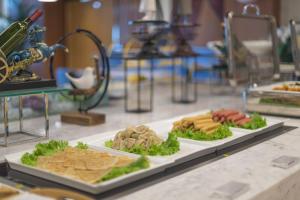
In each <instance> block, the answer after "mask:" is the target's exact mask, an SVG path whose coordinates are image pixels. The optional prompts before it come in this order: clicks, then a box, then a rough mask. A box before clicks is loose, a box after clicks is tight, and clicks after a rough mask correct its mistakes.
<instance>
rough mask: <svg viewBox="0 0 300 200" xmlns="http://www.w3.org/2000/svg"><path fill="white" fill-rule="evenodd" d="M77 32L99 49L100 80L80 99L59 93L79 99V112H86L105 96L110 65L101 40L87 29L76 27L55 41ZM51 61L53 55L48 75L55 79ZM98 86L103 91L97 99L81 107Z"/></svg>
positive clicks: (59, 41)
mask: <svg viewBox="0 0 300 200" xmlns="http://www.w3.org/2000/svg"><path fill="white" fill-rule="evenodd" d="M77 34H81V35H84V36H86V37H88V38H89V39H90V40H92V41H93V42H94V44H95V45H96V46H97V49H98V51H99V56H100V58H101V62H102V71H101V74H100V76H101V82H99V83H97V86H96V89H95V92H94V93H93V94H90V95H86V96H85V97H84V98H82V99H81V100H76V96H82V95H74V94H73V98H72V99H71V98H70V95H66V94H64V93H61V94H62V96H64V97H65V98H67V99H69V100H71V101H74V100H76V101H77V102H78V101H79V103H80V107H79V112H88V111H89V110H91V109H93V108H95V107H97V106H98V105H99V103H100V102H101V101H102V100H103V98H104V97H105V94H106V92H107V89H108V85H109V79H110V65H109V60H108V56H107V53H106V50H105V48H104V46H103V44H102V42H101V40H100V39H99V38H98V37H97V36H96V35H95V34H93V33H92V32H91V31H89V30H86V29H80V28H78V29H76V30H75V31H74V32H70V33H68V34H66V35H65V36H63V37H62V38H60V39H59V40H58V41H57V43H59V44H63V43H64V41H65V40H66V39H67V38H70V37H72V36H74V35H77ZM53 63H54V56H52V57H51V58H50V76H51V78H53V79H55V75H54V74H55V72H54V67H53ZM96 67H97V68H98V67H99V66H96ZM97 71H99V68H98V69H97V70H96V72H97ZM100 88H103V91H102V93H101V95H100V96H99V97H98V99H97V100H96V101H95V102H93V103H92V104H91V105H89V106H86V107H85V108H82V107H81V105H82V104H83V103H84V102H88V100H90V99H92V98H93V97H94V96H95V95H96V94H97V92H98V91H99V90H100Z"/></svg>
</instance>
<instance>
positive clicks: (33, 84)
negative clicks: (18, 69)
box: [0, 79, 57, 92]
mask: <svg viewBox="0 0 300 200" xmlns="http://www.w3.org/2000/svg"><path fill="white" fill-rule="evenodd" d="M49 87H57V85H56V80H54V79H50V80H38V81H26V82H20V83H10V82H5V83H2V84H0V92H6V91H12V90H26V89H37V88H49Z"/></svg>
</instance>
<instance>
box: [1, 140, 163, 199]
mask: <svg viewBox="0 0 300 200" xmlns="http://www.w3.org/2000/svg"><path fill="white" fill-rule="evenodd" d="M72 143H73V142H72ZM96 149H97V150H99V151H106V152H108V153H110V154H112V155H126V156H128V157H132V158H138V157H139V156H137V155H132V154H128V153H125V152H116V151H110V150H105V149H98V148H96ZM31 151H33V149H31V150H28V151H23V152H19V153H15V154H10V155H7V156H5V159H6V161H7V162H8V164H9V166H10V168H11V169H13V170H16V171H20V172H23V173H26V174H30V175H33V176H37V177H40V178H43V179H46V180H50V181H53V182H57V183H60V184H63V185H67V186H69V187H73V188H76V189H78V190H82V191H85V192H89V193H92V194H99V193H101V192H104V191H107V190H110V189H113V188H116V187H119V186H122V185H126V184H128V183H131V182H133V181H136V180H138V179H142V178H145V177H148V176H151V175H153V174H156V173H159V172H161V171H164V170H165V168H166V167H167V166H168V163H159V162H157V161H153V160H152V161H150V167H149V168H148V169H144V170H140V171H137V172H133V173H130V174H127V175H124V176H120V177H118V178H115V179H112V180H109V181H105V182H102V183H99V184H89V183H85V182H82V181H79V180H75V179H72V178H69V177H66V176H60V175H57V174H54V173H51V172H48V171H45V170H42V169H38V168H35V167H31V166H27V165H24V164H22V163H21V160H20V159H21V157H22V155H23V154H24V153H26V152H31Z"/></svg>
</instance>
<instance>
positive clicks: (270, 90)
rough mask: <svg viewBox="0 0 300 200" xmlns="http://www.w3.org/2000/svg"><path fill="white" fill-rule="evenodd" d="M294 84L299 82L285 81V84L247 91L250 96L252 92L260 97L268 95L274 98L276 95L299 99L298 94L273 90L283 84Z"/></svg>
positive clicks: (299, 95)
mask: <svg viewBox="0 0 300 200" xmlns="http://www.w3.org/2000/svg"><path fill="white" fill-rule="evenodd" d="M295 82H300V81H285V82H279V83H274V84H271V85H265V86H259V87H256V88H251V89H250V90H249V92H250V94H251V93H253V92H254V93H258V94H260V95H263V94H269V95H275V96H276V95H278V96H281V95H289V96H293V97H296V96H298V97H300V92H293V91H283V90H273V88H274V87H275V86H281V85H283V84H291V83H295Z"/></svg>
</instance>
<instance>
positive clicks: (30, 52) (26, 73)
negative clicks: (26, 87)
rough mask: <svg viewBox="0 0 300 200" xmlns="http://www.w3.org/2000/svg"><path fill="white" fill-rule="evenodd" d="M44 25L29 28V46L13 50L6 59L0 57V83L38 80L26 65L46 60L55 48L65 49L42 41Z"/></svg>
mask: <svg viewBox="0 0 300 200" xmlns="http://www.w3.org/2000/svg"><path fill="white" fill-rule="evenodd" d="M45 31H46V29H45V27H40V26H38V25H36V26H34V27H33V28H32V29H30V30H29V33H28V38H29V42H30V45H31V47H30V48H27V49H24V50H21V51H13V52H12V53H11V54H9V55H8V57H7V59H6V60H5V59H4V58H0V59H1V60H0V61H1V62H2V63H1V64H2V66H1V67H0V83H3V82H5V81H10V82H24V81H32V80H40V79H41V78H40V77H39V76H37V75H36V74H35V73H34V72H31V71H30V70H29V69H28V67H29V66H30V65H32V64H33V63H39V62H44V61H46V60H47V59H48V58H49V57H51V56H54V53H55V51H56V49H58V48H62V49H65V50H67V49H66V48H65V47H64V46H63V45H61V44H54V45H52V46H48V45H47V44H45V43H44V42H43V41H42V38H43V37H42V36H43V33H44V32H45Z"/></svg>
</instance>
